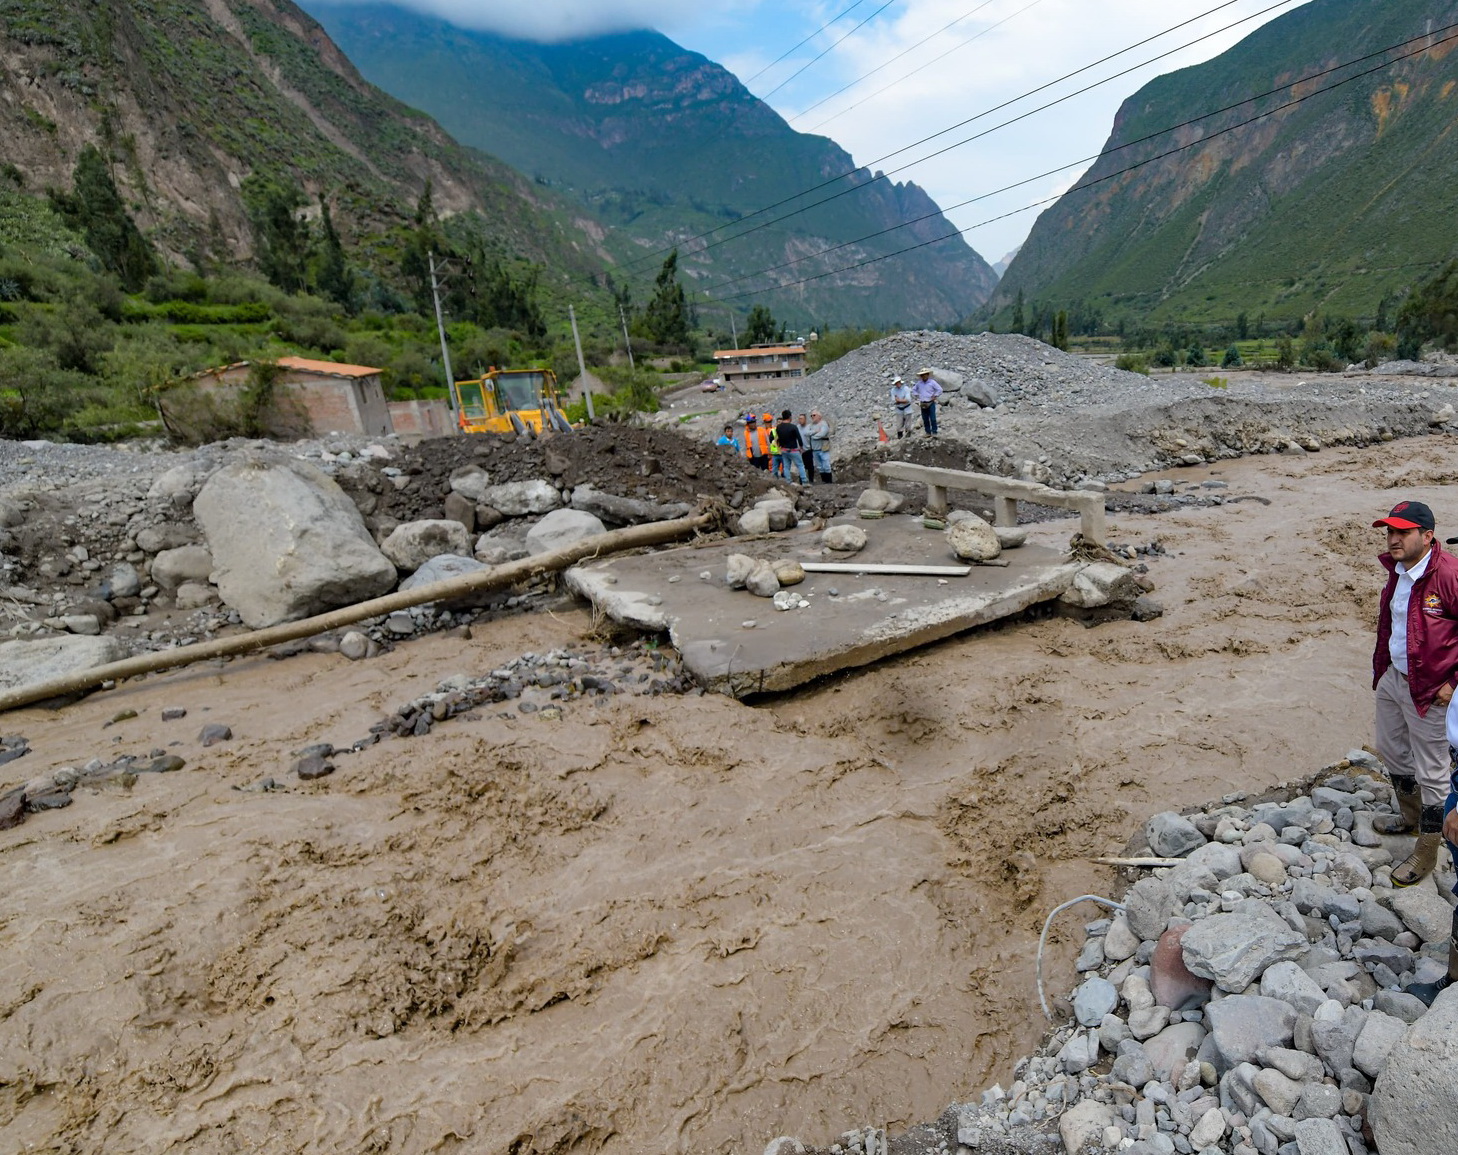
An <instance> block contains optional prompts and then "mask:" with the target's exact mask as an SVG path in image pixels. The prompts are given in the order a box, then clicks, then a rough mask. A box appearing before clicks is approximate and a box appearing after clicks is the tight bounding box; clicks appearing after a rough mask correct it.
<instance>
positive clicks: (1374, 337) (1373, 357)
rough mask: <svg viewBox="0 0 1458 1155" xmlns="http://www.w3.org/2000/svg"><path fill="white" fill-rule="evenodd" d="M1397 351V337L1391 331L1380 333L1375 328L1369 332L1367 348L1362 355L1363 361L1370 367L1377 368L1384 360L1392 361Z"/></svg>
mask: <svg viewBox="0 0 1458 1155" xmlns="http://www.w3.org/2000/svg"><path fill="white" fill-rule="evenodd" d="M1396 352H1397V338H1396V337H1394V336H1393V335H1392V334H1391V333H1379V332H1377V331H1376V330H1373V331H1372V332H1370V333H1368V334H1367V348H1366V350H1365V351H1364V353H1363V355H1362V363H1363V364H1364V365H1366V366H1367V368H1368V369H1375V368H1377V366H1378V365H1380V364H1382V362H1384V361H1391V360H1392V357H1393V354H1394V353H1396Z"/></svg>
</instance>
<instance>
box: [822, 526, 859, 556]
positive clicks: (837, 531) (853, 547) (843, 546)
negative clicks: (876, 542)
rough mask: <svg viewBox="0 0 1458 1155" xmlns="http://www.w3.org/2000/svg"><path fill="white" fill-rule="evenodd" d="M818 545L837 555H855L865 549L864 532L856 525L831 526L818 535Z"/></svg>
mask: <svg viewBox="0 0 1458 1155" xmlns="http://www.w3.org/2000/svg"><path fill="white" fill-rule="evenodd" d="M820 544H821V545H823V546H824V547H825V548H826V549H833V550H835V551H836V552H837V553H856V552H858V551H860V550H862V549H865V548H866V531H865V530H863V529H862V528H861V527H860V526H858V525H832V526H831V527H830V528H829V529H827V530H826V531H825V532H824V533H823V534H821V535H820Z"/></svg>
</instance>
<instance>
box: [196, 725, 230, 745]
mask: <svg viewBox="0 0 1458 1155" xmlns="http://www.w3.org/2000/svg"><path fill="white" fill-rule="evenodd" d="M197 740H198V742H199V743H200V744H201V745H202V746H203V747H204V748H206V747H208V746H216V745H217V744H218V743H219V742H231V741H232V740H233V727H231V726H228V725H225V724H223V723H222V722H209V723H208V724H207V725H206V726H204V727H203V728H202V729H201V730H200V731H199V732H198V736H197Z"/></svg>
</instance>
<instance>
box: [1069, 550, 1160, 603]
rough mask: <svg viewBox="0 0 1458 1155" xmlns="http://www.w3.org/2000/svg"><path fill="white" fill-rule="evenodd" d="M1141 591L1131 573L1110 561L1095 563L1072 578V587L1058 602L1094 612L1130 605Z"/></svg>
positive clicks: (1085, 567)
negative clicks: (1108, 607) (1095, 610)
mask: <svg viewBox="0 0 1458 1155" xmlns="http://www.w3.org/2000/svg"><path fill="white" fill-rule="evenodd" d="M1142 592H1143V591H1142V590H1141V589H1140V587H1139V584H1138V583H1137V582H1135V580H1134V573H1133V571H1132V570H1129V569H1126V568H1124V567H1123V566H1121V565H1118V564H1116V563H1114V562H1111V561H1096V562H1092V563H1090V564H1089V565H1086V566H1084V567H1083V569H1081V570H1079V571H1078V573H1077V574H1075V575H1074V577H1073V584H1072V585H1070V586H1069V587H1068V589H1067V591H1065V592H1064V594H1063V596H1062V597H1060V598H1059V599H1058V600H1059V601H1061V602H1063V603H1064V604H1065V605H1070V606H1075V607H1080V608H1082V609H1088V610H1093V609H1100V608H1101V607H1103V606H1110V605H1132V604H1133V603H1134V600H1135V599H1136V598H1137V597H1139V595H1140V594H1141V593H1142Z"/></svg>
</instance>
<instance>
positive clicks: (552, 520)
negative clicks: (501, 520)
mask: <svg viewBox="0 0 1458 1155" xmlns="http://www.w3.org/2000/svg"><path fill="white" fill-rule="evenodd" d="M603 533H607V526H605V525H603V523H602V522H601V521H600V520H598V518H597V517H596V516H595V515H593V514H591V513H586V512H584V511H583V510H580V509H554V510H553V511H552V512H551V513H549V514H547V516H546V517H544V518H542V520H541V521H539V522H537V524H536V525H534V526H532V527H531V529H529V530H527V535H526V550H527V553H528V554H530V555H531V556H533V557H535V556H536V555H537V554H540V553H551V552H552V551H553V550H556V549H565V548H566V547H567V546H569V545H572V544H573V543H575V542H579V541H582V540H583V539H584V538H588V537H597V536H598V535H599V534H603Z"/></svg>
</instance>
